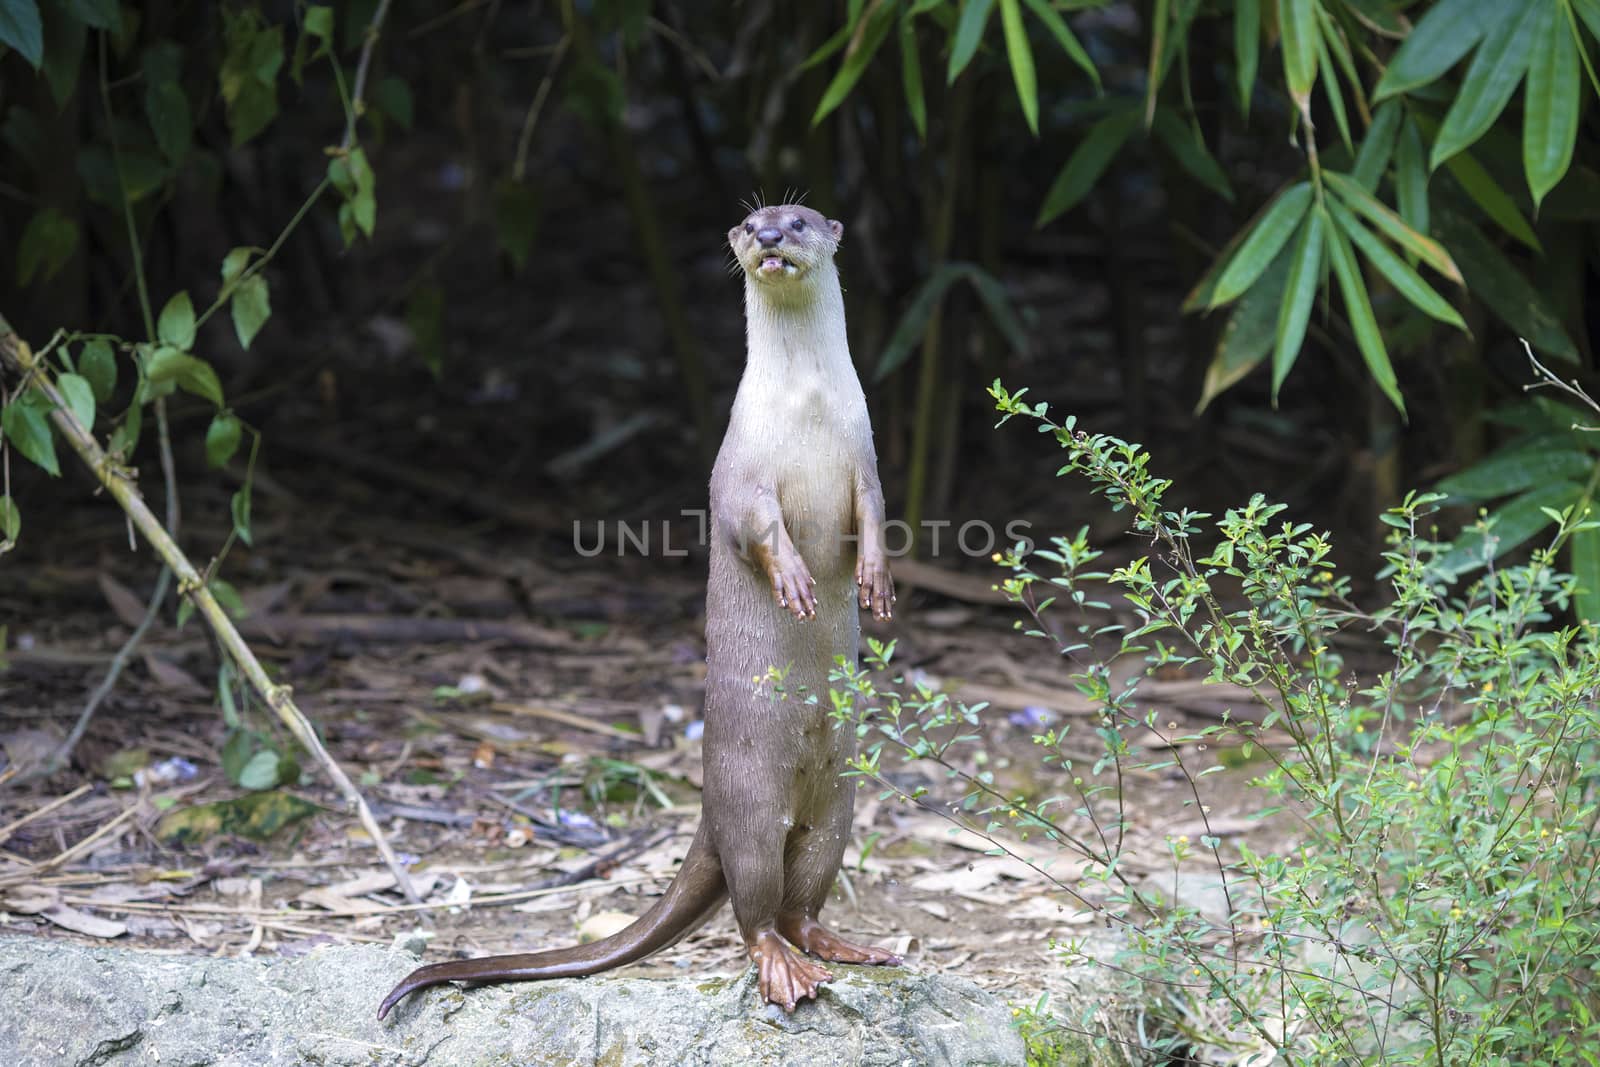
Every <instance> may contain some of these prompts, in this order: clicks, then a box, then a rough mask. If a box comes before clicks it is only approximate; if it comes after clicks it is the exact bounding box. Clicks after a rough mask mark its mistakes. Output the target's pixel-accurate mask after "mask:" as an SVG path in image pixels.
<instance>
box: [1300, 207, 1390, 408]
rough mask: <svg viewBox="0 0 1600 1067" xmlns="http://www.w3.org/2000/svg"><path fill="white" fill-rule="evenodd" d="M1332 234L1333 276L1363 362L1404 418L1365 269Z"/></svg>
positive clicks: (1335, 230) (1335, 233)
mask: <svg viewBox="0 0 1600 1067" xmlns="http://www.w3.org/2000/svg"><path fill="white" fill-rule="evenodd" d="M1319 217H1320V216H1319ZM1328 231H1329V234H1328V259H1329V261H1330V262H1331V263H1332V266H1333V276H1334V277H1335V278H1336V279H1337V280H1338V282H1339V292H1340V294H1341V295H1342V296H1343V297H1344V311H1345V315H1346V317H1348V318H1349V320H1350V328H1351V330H1352V331H1354V333H1355V335H1356V347H1357V348H1359V349H1361V358H1362V359H1363V360H1365V361H1366V364H1367V370H1368V371H1370V372H1371V374H1372V380H1373V381H1375V382H1377V383H1378V388H1379V389H1382V390H1383V395H1384V396H1386V397H1388V398H1389V402H1390V403H1391V404H1393V405H1394V406H1395V408H1396V409H1397V410H1398V411H1399V412H1400V414H1402V415H1404V414H1405V411H1406V404H1405V400H1404V399H1403V398H1402V397H1401V396H1400V385H1399V382H1398V380H1397V379H1396V378H1395V373H1394V365H1393V364H1392V363H1390V362H1389V350H1388V349H1387V348H1385V347H1384V344H1383V334H1382V333H1380V332H1379V330H1378V320H1377V317H1376V316H1374V315H1373V314H1372V300H1371V298H1370V297H1369V296H1368V295H1367V283H1366V279H1364V278H1363V277H1362V276H1361V268H1360V266H1359V265H1358V264H1357V263H1356V256H1355V253H1354V252H1352V251H1351V250H1350V242H1349V241H1348V240H1347V239H1346V238H1345V235H1344V234H1343V233H1342V232H1340V230H1339V228H1338V227H1337V226H1329V227H1328Z"/></svg>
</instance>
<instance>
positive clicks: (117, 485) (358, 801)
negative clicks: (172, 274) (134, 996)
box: [0, 315, 418, 903]
mask: <svg viewBox="0 0 1600 1067" xmlns="http://www.w3.org/2000/svg"><path fill="white" fill-rule="evenodd" d="M0 369H6V370H10V371H13V372H15V373H20V374H21V375H23V376H24V378H25V379H31V380H32V388H34V389H38V390H39V391H40V392H41V393H42V394H43V395H44V397H45V399H47V400H49V401H50V403H51V405H52V406H53V408H54V410H52V411H51V412H50V421H51V422H53V423H54V424H55V427H56V429H57V430H59V431H60V433H61V436H62V437H63V438H64V439H65V440H66V442H67V444H69V445H71V446H72V450H73V451H74V452H76V453H77V454H78V458H79V459H81V460H82V461H83V464H84V466H86V467H88V468H89V471H90V472H91V473H92V474H93V475H94V476H95V479H96V480H97V481H99V483H100V484H101V485H102V486H103V487H105V489H106V491H107V492H109V493H110V494H111V496H112V498H113V499H114V500H116V502H117V503H118V504H119V505H120V506H121V507H122V510H123V511H124V512H125V513H126V514H127V516H128V518H129V520H130V521H131V522H132V523H133V525H134V528H135V529H137V530H138V531H139V533H140V535H141V536H142V537H144V539H145V540H146V541H147V542H149V544H150V547H151V548H153V549H155V551H156V554H157V555H159V556H160V557H161V558H162V559H163V560H164V561H165V562H166V564H167V566H169V567H171V568H172V572H173V573H174V574H175V575H177V577H178V595H179V596H186V597H188V598H189V600H190V602H191V603H193V604H194V606H195V608H196V609H197V610H198V611H199V613H200V615H201V616H202V617H203V618H204V619H205V620H206V622H207V623H208V624H209V625H210V626H211V629H212V632H213V633H215V634H216V637H217V640H218V642H219V643H220V644H221V645H222V647H223V648H224V649H225V650H226V651H227V654H228V655H229V656H230V657H231V658H232V659H233V662H234V663H235V665H236V666H237V667H238V668H239V671H240V673H241V674H243V675H244V676H245V677H246V678H248V679H249V681H250V685H251V686H252V687H253V688H254V689H255V691H256V692H257V693H258V694H259V695H260V697H261V699H262V701H263V702H264V703H265V704H266V705H267V706H268V707H269V708H271V709H272V710H273V713H274V714H276V715H277V716H278V718H279V720H280V721H282V722H283V724H284V726H286V727H287V728H288V730H289V732H290V733H291V734H293V735H294V738H295V740H296V741H299V742H300V745H301V747H303V748H304V749H305V750H306V752H307V753H309V754H310V755H311V757H312V759H313V760H315V761H316V763H318V764H319V765H320V766H321V767H322V769H323V770H324V771H325V772H326V773H327V775H328V778H329V779H330V780H331V781H332V782H333V784H334V786H335V787H336V788H337V789H338V790H339V792H340V793H342V794H343V795H344V798H345V801H346V803H347V804H348V805H349V806H350V808H351V809H352V810H353V811H354V812H355V813H356V817H357V818H359V819H360V820H361V825H362V826H363V827H364V828H365V829H366V831H367V833H368V834H369V835H370V836H371V837H372V842H373V844H374V845H375V846H376V847H377V849H378V852H379V854H380V855H381V856H382V857H383V862H384V864H385V865H386V866H387V867H388V868H389V870H390V871H391V872H393V874H394V877H395V882H396V884H397V885H399V886H400V889H401V891H402V892H403V893H404V894H405V897H406V899H407V900H409V901H411V902H412V903H418V898H417V894H416V890H415V889H414V888H412V885H411V880H410V879H409V878H407V877H406V872H405V867H404V865H403V864H401V862H400V860H399V858H398V857H396V856H395V854H394V850H393V849H391V848H390V847H389V842H388V840H387V839H386V838H385V837H384V836H383V830H382V829H381V828H379V826H378V821H377V820H376V819H375V818H373V815H372V811H371V809H370V808H368V807H367V802H366V800H365V798H363V797H362V795H361V791H360V790H358V789H357V788H356V786H355V783H354V782H352V781H351V780H350V777H349V775H347V774H345V773H344V768H342V767H340V766H339V764H338V763H337V762H336V761H335V760H334V758H333V756H332V755H330V754H329V752H328V750H327V749H326V748H324V747H323V745H322V740H321V739H320V738H319V737H317V732H316V730H314V729H312V726H311V723H310V722H308V721H307V720H306V717H305V715H304V714H303V713H302V712H301V711H300V709H299V708H298V707H297V706H296V705H295V703H294V700H293V698H292V696H291V690H290V688H289V687H288V686H286V685H278V684H276V683H274V682H273V681H272V679H271V678H269V677H268V676H267V672H266V671H265V670H264V669H263V668H262V666H261V662H260V661H259V660H257V659H256V656H255V653H254V652H252V651H251V650H250V646H249V645H247V644H245V642H244V638H242V637H241V636H239V631H238V630H237V629H235V628H234V625H233V621H232V620H231V619H229V618H228V613H227V612H226V611H224V610H223V609H222V605H221V604H219V603H217V599H216V597H214V596H212V595H211V590H210V589H208V588H207V587H206V584H205V582H204V580H202V579H201V577H200V572H199V571H197V570H196V569H195V566H194V564H192V563H190V562H189V557H188V556H186V555H184V553H183V550H182V549H181V548H179V547H178V544H177V542H175V541H174V540H173V539H172V537H171V536H170V535H168V533H167V531H166V528H165V527H163V526H162V525H161V520H159V519H157V518H156V516H155V513H154V512H152V511H151V510H150V506H149V505H148V504H146V503H145V501H144V497H143V496H142V495H140V493H139V487H138V484H137V483H136V482H135V481H134V478H133V474H132V472H130V471H129V470H128V469H127V468H125V467H123V466H121V465H120V464H118V463H117V462H115V461H114V460H113V459H112V458H111V457H110V456H108V455H106V452H105V449H103V448H101V447H100V443H99V442H98V441H96V440H95V439H94V436H93V435H92V434H91V433H90V432H89V431H88V430H87V429H86V428H85V427H84V425H83V424H82V423H80V422H79V421H78V418H77V416H76V415H74V414H73V413H72V410H71V409H70V408H69V407H68V406H67V403H66V400H65V399H64V398H63V397H62V396H61V393H60V392H59V391H58V390H57V389H56V386H55V383H54V381H52V380H51V378H50V375H49V373H48V371H47V368H45V367H44V366H42V365H40V364H38V363H37V362H36V361H35V360H34V357H33V351H32V349H30V348H29V347H28V343H27V342H26V341H24V340H23V339H22V338H21V337H18V336H17V334H16V331H14V330H13V329H12V328H11V324H10V323H9V322H7V321H6V319H5V317H4V316H3V315H0Z"/></svg>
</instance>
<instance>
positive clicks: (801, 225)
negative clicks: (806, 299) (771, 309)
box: [728, 204, 844, 294]
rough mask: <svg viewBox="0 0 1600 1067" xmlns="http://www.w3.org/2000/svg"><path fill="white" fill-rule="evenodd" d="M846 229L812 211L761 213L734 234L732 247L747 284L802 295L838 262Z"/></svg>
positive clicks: (779, 208)
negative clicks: (813, 280)
mask: <svg viewBox="0 0 1600 1067" xmlns="http://www.w3.org/2000/svg"><path fill="white" fill-rule="evenodd" d="M843 236H844V224H843V223H841V222H839V221H837V220H836V219H825V218H823V217H822V216H821V215H819V214H818V213H817V212H815V211H812V210H811V209H810V208H808V207H801V206H800V205H798V204H778V205H774V206H772V207H763V208H757V209H756V210H754V211H752V212H750V214H749V215H747V216H745V220H744V221H743V222H741V223H740V224H739V225H737V226H735V227H734V228H733V229H731V230H729V231H728V246H729V247H730V248H732V249H733V255H734V258H735V259H737V260H738V261H739V266H741V267H743V268H744V273H745V276H746V277H747V278H749V279H750V280H751V281H753V282H755V283H756V285H758V286H760V287H761V288H762V289H763V290H767V291H771V292H773V293H774V294H777V293H780V292H785V293H786V292H798V290H800V289H802V288H806V287H808V286H807V283H808V282H809V281H810V280H811V278H812V276H813V275H814V274H815V273H816V272H817V271H818V269H819V268H821V267H824V266H827V265H828V264H830V263H831V262H832V261H833V253H834V252H835V251H836V250H837V249H838V247H839V239H840V238H841V237H843Z"/></svg>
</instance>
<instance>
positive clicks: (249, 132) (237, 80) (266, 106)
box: [217, 8, 283, 147]
mask: <svg viewBox="0 0 1600 1067" xmlns="http://www.w3.org/2000/svg"><path fill="white" fill-rule="evenodd" d="M222 20H223V37H224V41H225V47H224V54H223V59H222V65H221V66H220V67H219V68H218V72H217V81H218V85H219V87H220V88H221V90H222V102H223V104H224V106H225V109H226V111H227V117H228V128H229V129H230V130H231V131H232V134H233V144H234V146H235V147H238V146H239V145H242V144H244V143H245V142H246V141H248V140H250V139H251V138H252V137H254V136H255V135H256V134H258V133H260V132H261V131H262V130H263V129H265V128H266V126H267V124H268V123H269V122H271V121H272V120H273V118H274V117H276V115H277V114H278V71H279V70H280V69H281V68H282V66H283V27H282V26H263V25H262V24H261V16H260V13H259V12H257V11H255V10H254V9H251V8H245V9H243V10H241V11H239V12H237V13H233V12H231V11H229V10H228V9H224V11H223V16H222Z"/></svg>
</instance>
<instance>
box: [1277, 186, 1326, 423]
mask: <svg viewBox="0 0 1600 1067" xmlns="http://www.w3.org/2000/svg"><path fill="white" fill-rule="evenodd" d="M1322 230H1323V225H1322V212H1320V211H1312V212H1309V213H1307V215H1306V219H1305V222H1304V223H1302V224H1301V227H1300V239H1299V241H1298V242H1297V243H1296V244H1295V250H1294V258H1293V259H1292V260H1290V261H1289V280H1288V282H1287V284H1285V286H1284V290H1283V303H1282V304H1281V305H1279V307H1278V327H1277V339H1276V342H1275V343H1274V346H1273V349H1272V402H1273V403H1274V404H1276V403H1277V402H1278V390H1279V389H1280V388H1281V387H1282V385H1283V380H1284V379H1285V378H1287V377H1288V376H1289V370H1290V368H1291V367H1293V366H1294V361H1295V360H1296V359H1297V358H1298V357H1299V355H1300V345H1301V344H1302V343H1303V342H1304V341H1305V337H1306V325H1307V324H1308V323H1309V322H1310V321H1311V304H1312V301H1313V299H1314V298H1315V297H1316V295H1317V281H1318V279H1319V278H1320V277H1321V275H1322V240H1323V234H1322Z"/></svg>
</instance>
